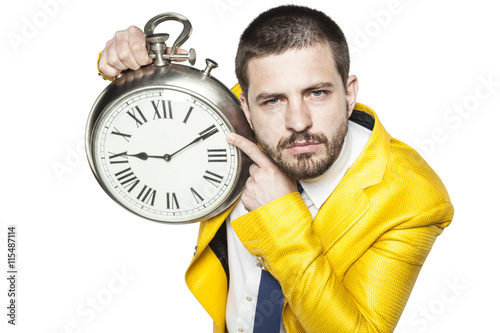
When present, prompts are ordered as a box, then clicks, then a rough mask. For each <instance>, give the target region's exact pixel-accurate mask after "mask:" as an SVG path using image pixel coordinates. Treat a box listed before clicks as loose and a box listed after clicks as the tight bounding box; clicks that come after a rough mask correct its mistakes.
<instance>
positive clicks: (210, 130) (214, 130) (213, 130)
mask: <svg viewBox="0 0 500 333" xmlns="http://www.w3.org/2000/svg"><path fill="white" fill-rule="evenodd" d="M218 131H219V130H218V129H217V127H215V125H212V126H210V127H208V128H207V129H205V130H203V131H201V132H200V133H199V134H200V136H201V138H202V139H203V140H205V139H207V138H209V137H211V136H212V135H214V134H215V133H217V132H218Z"/></svg>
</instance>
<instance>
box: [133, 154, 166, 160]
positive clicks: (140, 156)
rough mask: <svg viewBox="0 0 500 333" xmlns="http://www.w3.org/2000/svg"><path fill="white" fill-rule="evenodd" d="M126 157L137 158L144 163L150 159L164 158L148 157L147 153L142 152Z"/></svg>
mask: <svg viewBox="0 0 500 333" xmlns="http://www.w3.org/2000/svg"><path fill="white" fill-rule="evenodd" d="M125 156H130V157H137V158H139V159H141V160H143V161H145V160H147V159H148V158H162V159H163V158H164V156H153V155H148V154H147V153H144V152H141V153H137V154H126V155H125Z"/></svg>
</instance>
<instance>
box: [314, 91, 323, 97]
mask: <svg viewBox="0 0 500 333" xmlns="http://www.w3.org/2000/svg"><path fill="white" fill-rule="evenodd" d="M324 93H325V91H324V90H314V91H313V92H311V95H312V96H313V97H320V96H321V95H323V94H324Z"/></svg>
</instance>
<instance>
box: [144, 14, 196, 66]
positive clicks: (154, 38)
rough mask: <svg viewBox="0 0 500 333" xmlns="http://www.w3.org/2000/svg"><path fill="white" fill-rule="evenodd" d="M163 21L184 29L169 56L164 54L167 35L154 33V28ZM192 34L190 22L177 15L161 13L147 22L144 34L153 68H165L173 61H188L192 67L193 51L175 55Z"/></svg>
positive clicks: (194, 56)
mask: <svg viewBox="0 0 500 333" xmlns="http://www.w3.org/2000/svg"><path fill="white" fill-rule="evenodd" d="M165 21H178V22H180V23H182V24H183V25H184V29H182V32H181V33H180V35H179V37H177V39H176V40H175V42H174V44H173V45H172V48H171V50H170V54H165V50H166V48H167V45H166V44H165V42H166V41H167V39H168V37H169V34H166V33H158V34H155V33H154V30H155V28H156V26H157V25H158V24H160V23H162V22H165ZM192 32H193V27H192V26H191V22H189V20H188V19H187V18H186V17H185V16H184V15H181V14H178V13H163V14H160V15H157V16H155V17H153V18H152V19H151V20H149V21H148V22H147V23H146V25H145V26H144V33H145V34H146V40H147V42H148V43H149V45H150V57H151V58H152V59H153V60H154V64H155V66H166V65H168V64H169V63H170V62H171V61H173V60H181V61H184V60H188V61H189V63H190V64H191V65H194V63H195V62H196V52H195V50H194V49H190V50H189V52H188V54H175V52H176V51H177V49H179V47H180V46H181V45H182V44H183V43H184V42H185V41H186V40H187V39H188V38H189V37H190V36H191V33H192Z"/></svg>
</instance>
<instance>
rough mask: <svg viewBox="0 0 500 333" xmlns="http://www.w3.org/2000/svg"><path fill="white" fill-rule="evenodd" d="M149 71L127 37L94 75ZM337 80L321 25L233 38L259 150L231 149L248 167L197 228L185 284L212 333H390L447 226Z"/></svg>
mask: <svg viewBox="0 0 500 333" xmlns="http://www.w3.org/2000/svg"><path fill="white" fill-rule="evenodd" d="M149 63H151V60H150V59H149V57H148V55H147V53H146V48H145V42H144V35H143V34H142V32H141V31H140V30H139V29H137V28H135V27H131V28H129V29H128V30H126V31H122V32H118V33H117V34H116V35H115V38H113V39H112V40H111V41H110V42H108V44H107V45H106V48H105V49H104V50H103V52H102V54H101V57H100V60H99V70H100V72H101V73H102V74H103V75H105V76H107V77H113V76H116V75H117V74H118V73H119V72H120V71H121V70H124V69H127V68H131V69H137V68H139V67H140V66H144V65H147V64H149ZM348 73H349V54H348V47H347V43H346V41H345V38H344V35H343V33H342V31H341V30H340V28H339V27H338V26H337V25H336V24H335V23H334V22H333V21H332V20H331V19H330V18H329V17H328V16H326V15H325V14H324V13H322V12H319V11H316V10H312V9H309V8H306V7H299V6H281V7H277V8H274V9H271V10H269V11H267V12H265V13H263V14H261V15H260V16H259V17H257V18H256V19H255V20H254V21H253V22H252V23H251V24H250V25H249V27H248V28H247V29H246V30H245V32H244V33H243V34H242V36H241V39H240V44H239V47H238V52H237V56H236V74H237V77H238V81H239V84H240V86H237V87H235V88H234V90H233V91H234V92H235V93H236V94H237V95H239V97H240V99H241V103H242V107H243V110H244V112H245V116H246V118H247V120H248V122H249V123H250V125H251V127H252V129H253V130H254V132H255V136H256V138H257V141H258V143H259V145H260V147H259V146H257V145H255V144H253V143H252V142H250V141H248V140H246V139H244V138H242V137H240V136H238V135H236V134H230V135H229V136H228V138H227V139H228V141H229V142H230V143H232V144H234V145H235V146H237V147H238V148H240V149H241V150H242V151H243V152H245V153H246V154H247V155H248V156H250V158H251V159H252V160H253V161H254V162H255V163H254V164H253V165H252V166H251V168H250V178H249V179H248V181H247V186H246V189H245V191H244V192H243V194H242V196H241V200H240V201H239V202H238V203H237V204H236V205H235V206H234V208H232V209H229V210H228V211H226V212H224V213H222V214H221V215H220V216H217V217H215V218H213V219H211V220H209V221H206V222H203V223H202V224H201V225H200V233H199V238H198V244H197V252H196V253H195V256H194V258H193V261H192V262H191V265H190V266H189V268H188V270H187V272H186V282H187V284H188V286H189V288H190V289H191V291H192V292H193V294H194V295H195V296H196V298H197V299H198V300H199V301H200V303H201V304H202V305H203V306H204V307H205V309H206V310H207V311H208V313H209V314H210V315H211V316H212V318H213V320H214V332H224V331H225V330H227V331H229V332H231V333H232V332H392V331H393V330H394V328H395V326H396V324H397V321H398V319H399V317H400V315H401V313H402V311H403V309H404V306H405V304H406V301H407V299H408V297H409V295H410V292H411V289H412V288H413V285H414V283H415V281H416V278H417V275H418V273H419V271H420V268H421V267H422V265H423V263H424V261H425V258H426V257H427V254H428V253H429V251H430V249H431V247H432V244H433V243H434V240H435V239H436V237H437V236H438V235H439V234H441V232H442V230H443V228H444V227H446V226H448V225H449V223H450V222H451V219H452V216H453V206H452V205H451V203H450V199H449V196H448V194H447V192H446V189H445V188H444V186H443V184H442V183H441V181H440V180H439V178H438V176H437V175H436V174H435V173H434V172H433V171H432V169H431V168H430V167H429V166H428V165H427V164H426V163H425V161H423V159H422V158H421V157H420V156H419V155H418V154H417V153H416V152H415V151H414V150H413V149H411V148H410V147H408V146H407V145H405V144H404V143H402V142H400V141H398V140H396V139H394V138H392V137H391V136H390V135H389V134H388V133H387V132H386V131H385V129H384V128H383V126H382V124H381V123H380V122H379V120H378V118H377V116H376V114H375V113H374V112H373V111H372V110H371V109H370V108H368V107H366V106H364V105H362V104H359V103H356V96H357V91H358V81H357V78H356V76H354V75H351V76H348ZM297 181H300V187H301V188H303V191H302V190H301V191H300V192H301V193H299V191H298V188H297V186H298V185H297ZM273 283H274V284H273ZM269 286H270V287H269ZM276 318H277V319H276ZM272 320H274V322H271V321H272ZM276 320H277V321H276ZM271 327H272V328H271Z"/></svg>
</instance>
